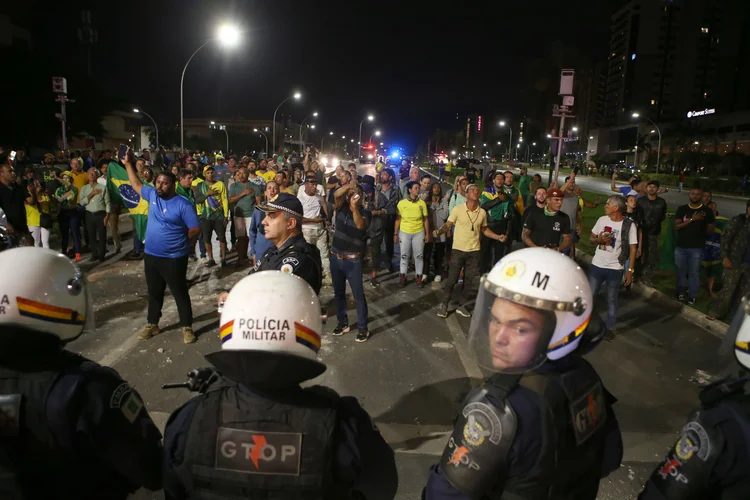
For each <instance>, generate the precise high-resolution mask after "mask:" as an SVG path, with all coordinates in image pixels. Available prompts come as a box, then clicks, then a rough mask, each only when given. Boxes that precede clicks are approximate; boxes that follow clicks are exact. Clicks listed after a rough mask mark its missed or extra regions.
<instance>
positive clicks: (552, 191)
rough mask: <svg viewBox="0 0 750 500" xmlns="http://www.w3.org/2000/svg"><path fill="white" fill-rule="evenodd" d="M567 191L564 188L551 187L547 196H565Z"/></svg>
mask: <svg viewBox="0 0 750 500" xmlns="http://www.w3.org/2000/svg"><path fill="white" fill-rule="evenodd" d="M564 197H565V193H563V191H562V189H557V188H550V189H548V190H547V198H564Z"/></svg>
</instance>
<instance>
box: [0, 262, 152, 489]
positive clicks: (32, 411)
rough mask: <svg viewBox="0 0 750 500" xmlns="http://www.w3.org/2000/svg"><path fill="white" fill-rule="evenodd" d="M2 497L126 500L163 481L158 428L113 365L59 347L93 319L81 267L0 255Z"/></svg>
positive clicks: (87, 327) (91, 323)
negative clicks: (139, 491) (118, 499)
mask: <svg viewBox="0 0 750 500" xmlns="http://www.w3.org/2000/svg"><path fill="white" fill-rule="evenodd" d="M0 276H2V279H1V280H0V498H76V499H102V498H106V499H117V498H121V499H125V498H126V497H127V496H128V494H129V493H130V492H133V491H135V490H137V489H138V488H140V487H142V486H145V487H146V488H148V489H150V490H158V489H160V488H161V464H162V447H161V434H160V433H159V430H158V428H157V427H156V426H155V425H154V423H153V421H152V420H151V418H150V417H149V415H148V412H147V411H146V408H145V406H144V404H143V401H142V399H141V397H140V396H139V395H138V393H137V392H136V391H135V390H134V389H133V388H132V387H130V386H129V385H128V384H127V382H125V381H124V380H123V379H122V378H121V377H120V376H119V375H118V374H117V372H116V371H115V370H113V369H111V368H107V367H104V366H100V365H98V364H97V363H94V362H93V361H90V360H88V359H86V358H84V357H82V356H79V355H77V354H73V353H71V352H69V351H66V350H64V349H63V346H64V344H66V343H67V342H70V341H72V340H75V339H76V338H77V337H78V336H80V335H81V334H82V332H84V331H87V330H88V331H90V330H91V328H92V327H93V325H94V315H93V310H92V307H91V301H90V298H89V296H88V293H87V286H86V283H85V282H84V279H83V276H82V275H81V272H80V271H79V270H78V269H77V268H76V266H75V265H74V264H73V263H72V262H71V261H70V260H69V259H68V258H67V257H65V256H64V255H62V254H59V253H57V252H53V251H52V250H46V249H42V248H15V249H11V250H6V251H4V252H2V253H0Z"/></svg>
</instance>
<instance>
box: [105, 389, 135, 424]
mask: <svg viewBox="0 0 750 500" xmlns="http://www.w3.org/2000/svg"><path fill="white" fill-rule="evenodd" d="M109 407H110V408H112V409H119V410H120V412H122V414H123V415H124V416H125V418H126V419H127V421H128V422H130V423H131V424H132V423H133V422H135V419H136V418H138V414H139V413H140V412H141V410H142V409H143V401H141V398H140V396H138V393H136V392H135V391H134V390H133V388H132V387H130V385H128V383H127V382H123V383H121V384H120V385H118V386H117V387H116V388H115V390H114V392H113V393H112V396H111V397H110V398H109Z"/></svg>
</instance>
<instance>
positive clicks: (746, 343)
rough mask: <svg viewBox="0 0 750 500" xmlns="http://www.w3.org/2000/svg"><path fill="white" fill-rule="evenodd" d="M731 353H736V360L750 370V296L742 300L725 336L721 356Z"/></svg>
mask: <svg viewBox="0 0 750 500" xmlns="http://www.w3.org/2000/svg"><path fill="white" fill-rule="evenodd" d="M731 351H734V356H735V358H736V359H737V361H738V362H739V363H740V364H741V365H742V366H744V367H745V368H748V369H750V295H746V296H745V297H743V298H742V302H741V303H740V306H739V307H738V308H737V312H736V313H735V314H734V317H733V318H732V322H731V323H730V324H729V328H727V332H726V334H724V341H723V342H722V344H721V347H720V349H719V355H720V356H722V357H725V356H727V355H728V354H729V353H730V352H731Z"/></svg>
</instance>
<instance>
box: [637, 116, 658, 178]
mask: <svg viewBox="0 0 750 500" xmlns="http://www.w3.org/2000/svg"><path fill="white" fill-rule="evenodd" d="M640 116H641V115H640V114H638V113H633V118H639V117H640ZM643 119H644V120H646V121H648V122H649V123H651V124H652V125H653V126H654V127H655V128H656V132H657V133H658V134H659V149H657V150H656V175H657V176H658V175H659V160H660V158H661V130H660V129H659V125H657V124H656V122H655V121H653V120H652V119H650V118H648V117H646V116H644V117H643ZM637 134H638V132H637V131H636V135H637Z"/></svg>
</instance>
